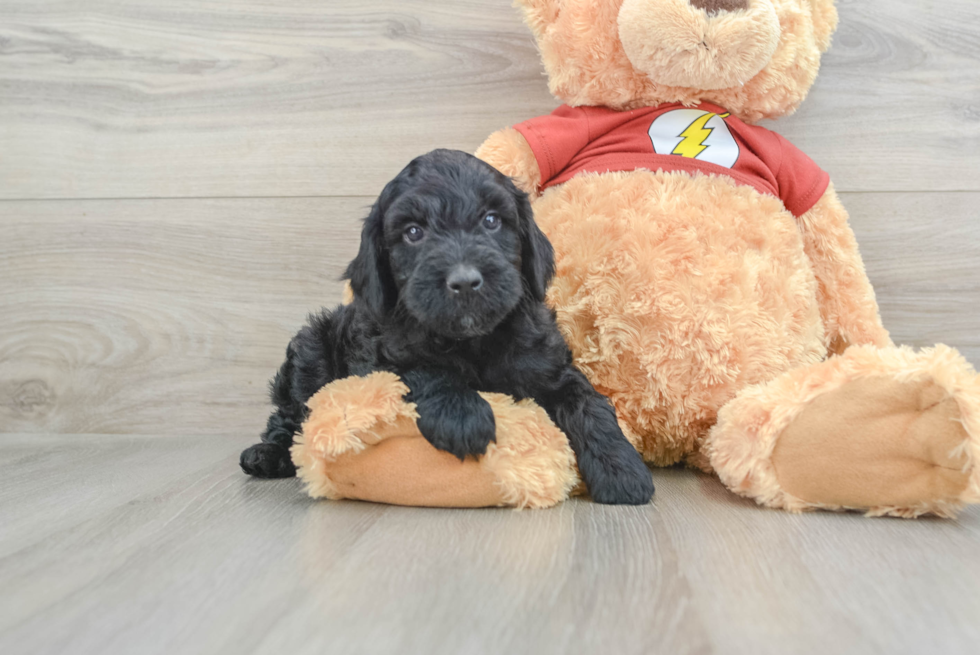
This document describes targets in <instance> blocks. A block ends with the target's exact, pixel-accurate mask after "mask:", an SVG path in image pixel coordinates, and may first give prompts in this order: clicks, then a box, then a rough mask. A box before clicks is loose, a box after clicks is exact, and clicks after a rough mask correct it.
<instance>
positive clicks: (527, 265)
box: [513, 186, 555, 302]
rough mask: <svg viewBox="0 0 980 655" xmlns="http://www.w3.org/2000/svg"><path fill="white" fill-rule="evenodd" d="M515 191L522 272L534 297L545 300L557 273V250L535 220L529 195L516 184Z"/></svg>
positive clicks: (541, 300)
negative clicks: (519, 225)
mask: <svg viewBox="0 0 980 655" xmlns="http://www.w3.org/2000/svg"><path fill="white" fill-rule="evenodd" d="M513 194H514V199H515V200H516V201H517V214H518V217H519V218H520V222H521V227H520V234H521V275H522V276H523V277H524V281H525V283H526V284H527V288H528V289H529V290H530V292H531V295H532V296H533V297H534V299H535V300H537V301H539V302H543V301H544V296H545V293H546V292H547V291H548V285H549V284H551V278H553V277H554V276H555V250H554V248H552V247H551V242H550V241H548V237H546V236H545V235H544V232H542V231H541V228H539V227H538V224H537V223H535V222H534V212H532V211H531V201H530V200H528V197H527V194H526V193H524V192H523V191H521V190H520V189H518V188H517V187H516V186H515V187H514V188H513Z"/></svg>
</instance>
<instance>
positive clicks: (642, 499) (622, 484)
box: [578, 439, 654, 505]
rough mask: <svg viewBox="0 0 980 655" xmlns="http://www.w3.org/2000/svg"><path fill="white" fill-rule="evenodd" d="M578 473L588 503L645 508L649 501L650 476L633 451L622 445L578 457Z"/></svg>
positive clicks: (648, 470)
mask: <svg viewBox="0 0 980 655" xmlns="http://www.w3.org/2000/svg"><path fill="white" fill-rule="evenodd" d="M578 465H579V471H580V472H581V473H582V478H583V479H584V480H585V485H586V486H587V487H588V488H589V495H591V496H592V500H594V501H595V502H597V503H602V504H603V505H646V504H647V503H648V502H650V499H651V498H653V492H654V488H653V475H652V474H651V473H650V469H649V468H647V465H646V464H645V463H644V462H643V458H642V457H641V456H640V454H639V453H638V452H636V450H635V449H634V448H633V447H632V446H631V445H629V443H627V442H626V441H625V439H624V440H623V444H622V445H621V446H620V445H618V444H617V446H616V447H615V448H613V449H610V450H608V451H606V452H602V453H589V454H588V455H583V456H582V457H580V458H579V462H578Z"/></svg>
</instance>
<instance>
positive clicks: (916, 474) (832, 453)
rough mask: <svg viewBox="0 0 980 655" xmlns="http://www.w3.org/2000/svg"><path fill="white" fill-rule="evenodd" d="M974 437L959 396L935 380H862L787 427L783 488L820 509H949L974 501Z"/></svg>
mask: <svg viewBox="0 0 980 655" xmlns="http://www.w3.org/2000/svg"><path fill="white" fill-rule="evenodd" d="M970 439H971V437H970V435H969V434H968V432H967V430H966V427H965V425H964V421H963V416H962V410H961V407H960V404H959V403H958V401H957V399H956V398H954V397H953V396H952V395H951V394H950V393H949V392H948V391H947V390H946V389H944V388H943V387H942V386H940V385H939V384H937V383H936V381H934V380H933V379H931V378H921V377H920V378H918V379H913V380H900V379H895V378H894V377H892V376H875V377H865V378H858V379H854V380H851V381H848V382H846V383H845V384H843V385H842V386H840V387H838V388H836V389H834V390H832V391H828V392H827V393H824V394H822V395H820V396H818V397H817V398H815V399H814V400H813V401H812V402H810V403H809V404H808V405H807V407H806V408H805V409H803V411H802V412H801V413H800V414H799V415H798V416H797V417H796V418H795V419H794V420H793V421H792V422H791V423H790V424H789V425H788V426H787V427H786V428H785V429H784V430H783V431H782V433H781V434H780V435H779V438H778V441H777V442H776V445H775V449H774V451H773V454H772V465H773V468H774V469H775V474H776V477H777V478H778V480H779V485H780V487H781V488H782V490H783V491H784V492H786V493H788V494H790V495H791V496H793V497H795V498H797V499H799V500H801V501H803V502H804V503H806V504H808V505H811V506H816V507H831V508H851V509H862V510H867V511H869V512H870V513H873V514H893V515H899V516H917V515H920V514H924V513H929V512H932V513H936V514H940V515H951V514H952V513H953V512H954V511H955V509H956V508H957V506H958V505H960V504H961V503H962V502H964V501H969V500H970V499H969V495H970V494H969V488H970V486H971V472H972V469H973V466H972V462H971V454H970V447H969V446H970Z"/></svg>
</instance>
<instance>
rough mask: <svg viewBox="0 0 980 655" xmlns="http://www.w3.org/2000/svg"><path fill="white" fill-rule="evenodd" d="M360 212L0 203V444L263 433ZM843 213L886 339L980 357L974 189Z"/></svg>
mask: <svg viewBox="0 0 980 655" xmlns="http://www.w3.org/2000/svg"><path fill="white" fill-rule="evenodd" d="M370 202H371V199H370V198H339V199H327V198H324V199H241V200H230V199H224V200H140V201H73V202H61V201H49V202H37V201H32V202H0V305H2V306H3V308H4V311H3V312H2V313H0V432H4V431H5V432H17V431H20V432H42V433H44V432H98V433H135V434H214V433H225V434H256V433H257V432H258V431H259V429H260V428H261V426H262V425H264V421H265V414H266V412H267V402H268V401H267V398H266V393H265V389H266V384H267V381H268V380H269V378H271V376H272V374H273V373H274V372H275V370H276V368H277V367H278V366H279V364H280V363H281V361H282V357H283V353H284V352H285V347H286V343H287V342H288V341H289V338H290V337H291V336H292V335H293V334H294V333H295V331H296V330H297V329H299V327H300V325H302V323H303V321H304V319H305V317H306V315H307V314H308V313H309V312H311V311H316V310H317V309H318V308H320V307H321V306H323V305H327V306H331V305H334V304H336V303H337V302H338V301H339V299H340V289H341V284H340V282H339V277H340V275H341V272H342V271H343V269H344V267H345V266H346V263H347V262H348V261H349V260H350V259H351V258H352V257H353V256H354V254H355V253H356V251H357V244H358V239H359V230H360V221H359V218H360V217H361V216H363V215H364V214H365V213H366V211H367V207H368V206H369V205H370ZM844 202H845V203H846V204H847V205H848V207H849V208H850V211H851V214H852V223H853V224H854V227H855V230H856V232H857V234H858V238H859V241H860V243H861V245H862V252H863V255H864V258H865V261H866V263H867V266H868V270H869V274H870V276H871V279H872V282H873V283H874V284H875V286H876V288H877V292H878V297H879V301H880V304H881V307H882V314H883V316H884V318H885V323H886V325H888V326H889V328H890V329H891V330H892V333H893V336H894V338H895V340H896V341H897V342H899V343H907V344H909V345H914V346H920V347H921V346H928V345H932V344H934V343H938V342H944V343H948V344H949V345H952V346H955V347H958V348H960V349H961V351H962V352H963V353H964V355H965V356H966V357H967V358H968V359H970V360H971V361H972V362H974V363H978V362H980V224H978V223H976V221H975V220H974V219H973V218H972V216H971V214H972V213H973V208H974V207H976V206H978V204H980V193H960V194H942V193H934V194H922V193H910V194H845V195H844ZM939 225H942V226H943V227H942V229H937V227H936V226H939Z"/></svg>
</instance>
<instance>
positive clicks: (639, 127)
mask: <svg viewBox="0 0 980 655" xmlns="http://www.w3.org/2000/svg"><path fill="white" fill-rule="evenodd" d="M514 128H515V129H516V130H517V131H518V132H520V133H521V134H523V135H524V138H525V139H527V142H528V144H530V146H531V150H532V151H533V152H534V156H535V158H536V159H537V160H538V167H539V168H540V169H541V188H542V189H546V188H548V187H552V186H555V185H557V184H561V183H563V182H567V181H568V180H570V179H571V178H572V177H574V176H575V175H577V174H579V173H584V172H590V173H606V172H610V171H633V170H637V169H647V170H651V171H686V172H689V173H694V172H701V173H713V174H715V175H726V176H728V177H730V178H732V179H733V180H735V181H736V182H737V183H739V184H744V185H747V186H750V187H753V188H754V189H756V190H758V191H759V192H760V193H765V194H768V195H773V196H776V197H777V198H779V199H781V200H782V201H783V205H784V206H785V207H786V209H788V210H789V211H790V212H791V213H792V214H793V215H794V216H802V215H803V214H805V213H806V212H807V211H808V210H809V209H810V208H811V207H813V205H815V204H816V202H817V201H818V200H819V199H820V197H821V196H823V193H824V191H826V190H827V186H828V185H829V184H830V176H829V175H827V173H825V172H824V171H823V170H821V169H820V167H819V166H817V165H816V164H815V163H813V160H812V159H810V158H809V157H807V156H806V155H805V154H803V153H802V152H801V151H800V150H798V149H797V148H796V147H795V146H793V144H791V143H790V142H789V141H787V140H786V139H784V138H783V137H781V136H779V135H778V134H776V133H775V132H772V131H770V130H767V129H765V128H764V127H758V126H756V125H747V124H746V123H743V122H742V121H741V120H739V119H738V118H736V117H735V116H731V115H730V114H728V112H726V111H725V110H724V109H722V108H721V107H718V106H716V105H712V104H710V103H702V104H700V105H698V107H684V106H683V105H681V104H678V103H675V104H669V105H661V106H659V107H649V108H644V109H635V110H633V111H622V112H620V111H614V110H612V109H607V108H605V107H569V106H568V105H562V106H561V107H559V108H558V109H556V110H555V111H554V112H552V113H551V114H550V115H548V116H539V117H538V118H532V119H531V120H529V121H525V122H523V123H520V124H518V125H515V126H514Z"/></svg>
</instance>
